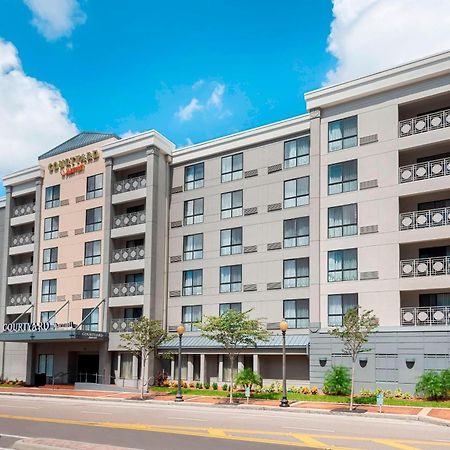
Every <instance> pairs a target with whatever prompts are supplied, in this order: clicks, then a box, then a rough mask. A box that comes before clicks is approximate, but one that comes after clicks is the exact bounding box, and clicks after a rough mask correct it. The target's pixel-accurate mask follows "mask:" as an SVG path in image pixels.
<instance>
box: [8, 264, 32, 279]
mask: <svg viewBox="0 0 450 450" xmlns="http://www.w3.org/2000/svg"><path fill="white" fill-rule="evenodd" d="M32 273H33V263H24V264H15V265H14V266H11V268H10V269H9V275H10V276H11V277H17V276H19V275H31V274H32Z"/></svg>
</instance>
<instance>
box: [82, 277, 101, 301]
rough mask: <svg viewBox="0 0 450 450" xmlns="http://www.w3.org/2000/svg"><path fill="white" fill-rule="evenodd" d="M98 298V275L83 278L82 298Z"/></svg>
mask: <svg viewBox="0 0 450 450" xmlns="http://www.w3.org/2000/svg"><path fill="white" fill-rule="evenodd" d="M99 297H100V274H99V273H94V274H90V275H85V276H84V277H83V298H99Z"/></svg>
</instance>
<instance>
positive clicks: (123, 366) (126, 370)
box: [119, 353, 133, 380]
mask: <svg viewBox="0 0 450 450" xmlns="http://www.w3.org/2000/svg"><path fill="white" fill-rule="evenodd" d="M119 377H120V378H122V379H128V380H129V379H131V378H133V353H121V354H120V372H119Z"/></svg>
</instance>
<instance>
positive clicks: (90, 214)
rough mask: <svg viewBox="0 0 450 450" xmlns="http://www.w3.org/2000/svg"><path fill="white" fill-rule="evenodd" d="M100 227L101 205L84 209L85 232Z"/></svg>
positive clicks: (96, 229) (99, 228)
mask: <svg viewBox="0 0 450 450" xmlns="http://www.w3.org/2000/svg"><path fill="white" fill-rule="evenodd" d="M101 229H102V207H101V206H99V207H97V208H91V209H87V210H86V230H85V231H86V233H89V232H91V231H98V230H101Z"/></svg>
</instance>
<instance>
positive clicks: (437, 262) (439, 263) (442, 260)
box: [400, 256, 450, 278]
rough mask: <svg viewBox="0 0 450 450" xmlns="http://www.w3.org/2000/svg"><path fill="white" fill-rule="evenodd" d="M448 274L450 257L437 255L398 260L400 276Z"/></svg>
mask: <svg viewBox="0 0 450 450" xmlns="http://www.w3.org/2000/svg"><path fill="white" fill-rule="evenodd" d="M449 274H450V257H449V256H438V257H434V258H420V259H405V260H402V261H400V276H401V277H402V278H409V277H428V276H434V275H449Z"/></svg>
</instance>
